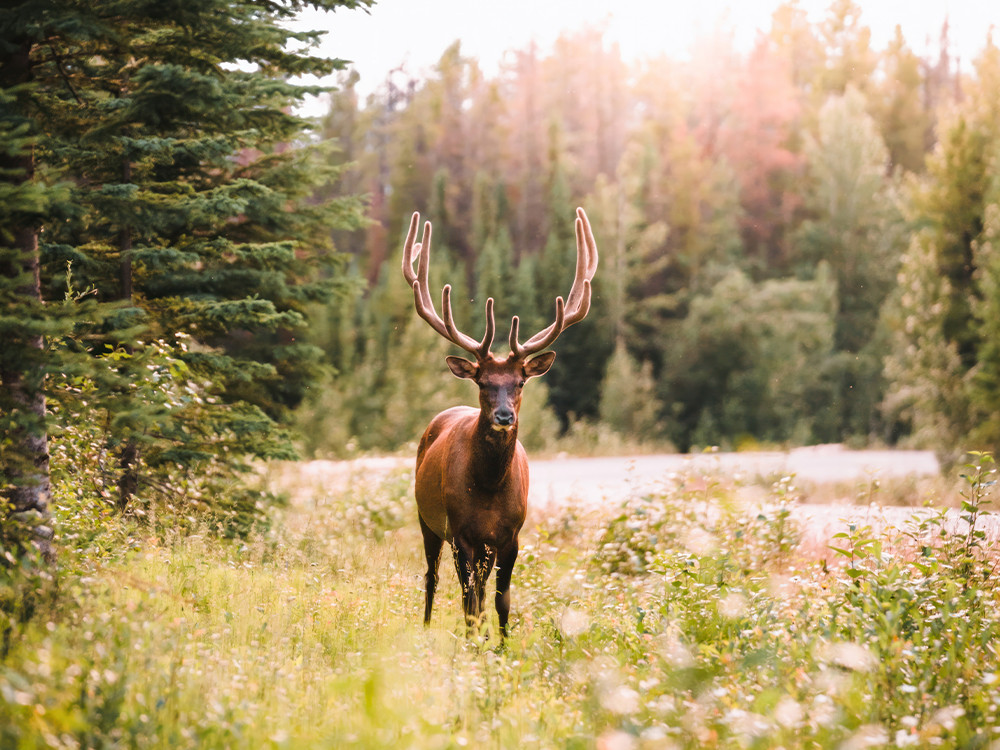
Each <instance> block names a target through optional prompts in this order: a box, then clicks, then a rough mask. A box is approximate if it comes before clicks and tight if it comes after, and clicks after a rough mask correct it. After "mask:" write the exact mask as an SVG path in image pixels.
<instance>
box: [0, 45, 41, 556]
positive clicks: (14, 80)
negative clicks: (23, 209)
mask: <svg viewBox="0 0 1000 750" xmlns="http://www.w3.org/2000/svg"><path fill="white" fill-rule="evenodd" d="M12 41H13V43H12V44H10V45H9V46H7V48H6V51H5V52H4V53H3V54H2V55H0V87H3V88H9V87H12V86H17V85H21V84H24V83H27V82H28V81H30V80H31V58H30V53H31V43H30V41H28V40H25V39H20V40H12ZM18 104H20V102H19V103H18ZM15 106H18V105H15ZM26 119H27V118H26ZM34 168H35V164H34V153H33V152H32V151H31V150H25V151H22V152H15V153H13V154H10V153H7V154H3V155H0V174H2V175H3V177H2V179H4V180H5V181H7V182H8V183H11V184H12V185H13V186H15V188H16V187H17V186H26V185H27V184H28V183H30V182H31V181H32V180H33V179H34ZM12 223H13V226H9V227H8V231H9V232H10V236H11V238H12V242H11V245H10V248H11V249H12V250H13V251H14V253H13V254H12V255H13V257H12V258H10V259H9V260H8V261H7V262H4V263H0V274H3V275H5V276H7V278H8V279H10V280H11V281H13V282H14V284H18V281H19V280H22V279H23V282H22V283H21V284H20V285H19V286H15V287H14V296H15V300H17V301H20V300H23V301H24V302H26V303H27V304H26V305H25V307H26V308H28V309H31V308H37V306H40V305H41V300H42V291H41V281H40V276H39V273H40V259H39V254H38V230H37V227H36V226H35V222H34V220H33V219H32V218H30V217H26V216H25V217H18V216H16V215H15V217H14V219H13V222H12ZM15 304H16V302H15ZM43 349H44V341H43V339H42V336H41V335H35V334H31V333H29V334H27V335H23V336H17V335H13V336H10V337H9V338H8V340H7V341H5V342H4V345H3V348H2V351H0V404H3V405H5V406H6V408H8V409H9V410H10V414H11V415H12V416H13V420H12V427H11V429H10V432H9V433H8V435H7V436H6V437H8V438H9V439H10V440H11V443H12V448H11V449H9V451H8V456H9V457H10V460H5V465H4V474H5V475H6V476H5V477H4V478H5V480H6V482H7V484H8V487H7V489H6V490H5V491H4V495H5V497H6V499H7V501H8V502H9V503H10V516H9V517H8V518H7V519H4V521H5V522H9V521H12V520H13V521H21V522H23V523H25V524H26V525H30V526H31V527H32V534H33V537H34V541H35V543H36V544H37V546H38V547H39V548H40V549H41V551H42V552H43V553H44V554H45V556H46V557H49V556H51V554H52V542H51V540H52V529H51V528H50V527H49V526H48V523H47V522H48V519H49V499H50V496H51V485H50V482H49V443H48V435H47V432H46V418H45V389H44V385H45V370H44V362H43V359H42V354H43Z"/></svg>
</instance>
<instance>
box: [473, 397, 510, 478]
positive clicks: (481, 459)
mask: <svg viewBox="0 0 1000 750" xmlns="http://www.w3.org/2000/svg"><path fill="white" fill-rule="evenodd" d="M516 449H517V423H515V424H514V426H513V427H511V428H510V429H509V430H495V429H493V425H492V422H491V420H490V417H489V416H488V415H487V414H485V413H484V412H483V411H482V410H480V411H479V418H478V420H477V421H476V431H475V433H474V439H473V441H472V459H473V460H472V467H473V469H472V470H473V474H474V478H475V481H476V484H477V485H478V486H480V487H484V488H492V487H496V486H497V485H499V484H501V483H502V482H503V481H504V480H505V479H506V478H507V475H508V474H509V473H510V466H511V463H512V462H513V460H514V453H515V451H516Z"/></svg>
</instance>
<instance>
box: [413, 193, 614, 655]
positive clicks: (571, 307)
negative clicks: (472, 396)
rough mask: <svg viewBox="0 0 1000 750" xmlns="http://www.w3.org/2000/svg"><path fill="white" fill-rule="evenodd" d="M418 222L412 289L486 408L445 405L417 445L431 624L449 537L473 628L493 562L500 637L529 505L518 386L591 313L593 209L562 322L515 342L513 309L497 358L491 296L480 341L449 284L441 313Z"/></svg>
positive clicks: (580, 238)
mask: <svg viewBox="0 0 1000 750" xmlns="http://www.w3.org/2000/svg"><path fill="white" fill-rule="evenodd" d="M419 223H420V214H419V213H414V214H413V217H412V219H411V220H410V229H409V232H408V233H407V235H406V241H405V244H404V245H403V276H405V277H406V281H407V282H408V283H409V285H410V286H411V287H412V288H413V299H414V303H415V305H416V309H417V314H418V315H419V316H420V317H421V318H423V319H424V320H425V321H427V323H428V324H430V326H431V328H433V329H434V330H435V331H437V332H438V333H439V334H440V335H441V336H443V337H444V338H445V339H447V340H448V341H450V342H451V343H452V344H454V345H456V346H458V347H459V348H461V349H464V350H465V351H467V352H469V353H470V354H472V355H473V356H474V357H475V361H474V362H470V361H469V360H467V359H463V358H461V357H448V358H447V360H446V361H447V363H448V367H449V369H450V370H451V371H452V373H453V374H454V375H455V376H457V377H459V378H465V379H468V380H471V381H473V382H474V383H475V384H476V385H477V386H478V387H479V408H478V409H476V408H473V407H471V406H455V407H452V408H450V409H446V410H445V411H443V412H441V413H440V414H438V415H437V416H436V417H434V419H432V420H431V423H430V424H429V425H428V427H427V429H426V430H425V431H424V434H423V437H422V438H421V439H420V445H419V447H418V449H417V470H416V481H415V495H416V500H417V511H418V516H419V520H420V530H421V532H422V533H423V539H424V554H425V555H426V557H427V575H426V576H425V578H424V583H425V599H424V625H429V624H430V620H431V608H432V606H433V604H434V592H435V590H436V589H437V583H438V563H439V561H440V559H441V548H442V546H443V544H444V543H445V542H448V543H449V544H451V547H452V551H453V553H454V559H455V569H456V571H457V573H458V580H459V583H460V584H461V586H462V608H463V610H464V613H465V619H466V624H467V627H470V628H471V627H473V626H475V625H476V624H477V623H478V622H479V619H480V617H481V615H482V611H483V597H484V595H485V588H486V581H487V579H488V578H489V576H490V573H491V572H492V570H493V566H494V565H496V567H497V578H496V610H497V615H498V617H499V620H500V633H501V636H503V637H506V635H507V620H508V617H509V615H510V578H511V573H512V572H513V570H514V562H515V560H516V559H517V552H518V541H517V536H518V533H519V532H520V530H521V526H522V525H523V524H524V517H525V514H526V512H527V508H528V459H527V455H526V454H525V452H524V447H523V446H522V445H521V443H520V441H519V440H518V439H517V428H518V414H519V410H520V408H521V389H522V388H523V387H524V384H525V382H526V381H527V380H528V379H529V378H534V377H538V376H540V375H544V374H545V373H546V372H548V370H549V368H550V367H551V366H552V362H553V360H554V359H555V356H556V355H555V352H544V353H542V354H538V352H541V351H542V350H543V349H546V348H547V347H549V346H550V345H551V344H552V343H553V342H554V341H555V340H556V339H557V338H558V337H559V334H561V333H562V332H563V331H564V330H565V329H566V328H567V327H569V326H571V325H573V324H574V323H578V322H579V321H581V320H583V319H584V317H585V316H586V315H587V312H588V310H589V309H590V296H591V287H590V284H591V280H592V279H593V278H594V272H595V271H596V270H597V243H596V242H595V241H594V234H593V232H592V231H591V228H590V222H589V221H588V220H587V214H586V213H584V211H583V209H582V208H578V209H577V210H576V248H577V254H576V276H575V278H574V280H573V286H572V288H571V290H570V293H569V297H567V301H566V302H565V303H564V302H563V298H562V297H557V298H556V312H555V321H554V322H553V323H552V324H551V325H549V326H548V327H547V328H545V329H543V330H541V331H539V332H538V333H536V334H535V335H534V336H532V337H531V338H529V339H528V340H527V341H525V342H524V343H523V344H522V343H520V342H519V341H518V318H517V316H516V315H515V316H514V317H513V318H512V319H511V324H510V337H509V339H508V343H509V345H510V353H509V354H508V355H507V356H506V357H503V358H500V357H496V356H494V355H493V354H492V353H491V352H490V347H491V346H492V344H493V334H494V330H495V322H494V318H493V298H492V297H491V298H490V299H488V300H486V332H485V334H484V335H483V338H482V339H481V340H480V341H476V340H475V339H473V338H472V337H471V336H468V335H466V334H465V333H462V332H461V331H459V330H458V328H457V327H456V326H455V320H454V318H453V316H452V310H451V285H450V284H449V285H446V286H445V287H444V289H443V290H442V293H441V307H442V312H443V315H444V318H443V319H442V317H441V316H439V315H438V314H437V312H436V311H435V309H434V303H433V302H432V301H431V296H430V292H429V289H428V281H427V275H428V271H429V268H430V251H431V223H430V222H429V221H428V222H426V223H425V224H424V231H423V235H422V236H421V240H420V242H416V243H415V240H416V238H417V228H418V225H419ZM418 258H419V261H418V263H417V270H416V272H414V270H413V263H414V260H417V259H418ZM535 354H537V356H532V355H535Z"/></svg>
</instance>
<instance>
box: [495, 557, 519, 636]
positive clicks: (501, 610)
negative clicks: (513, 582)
mask: <svg viewBox="0 0 1000 750" xmlns="http://www.w3.org/2000/svg"><path fill="white" fill-rule="evenodd" d="M517 549H518V547H517V539H516V538H515V539H514V542H513V544H511V546H510V547H508V548H507V549H505V550H504V551H503V552H502V553H501V554H500V556H499V558H498V559H497V596H496V605H497V617H498V618H499V620H500V636H501V637H502V638H506V637H507V619H508V618H509V616H510V577H511V575H513V573H514V563H515V562H516V561H517Z"/></svg>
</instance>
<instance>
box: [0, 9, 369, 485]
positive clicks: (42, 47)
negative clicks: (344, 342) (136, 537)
mask: <svg viewBox="0 0 1000 750" xmlns="http://www.w3.org/2000/svg"><path fill="white" fill-rule="evenodd" d="M367 4H368V3H367V2H366V0H340V1H338V0H321V1H320V2H309V3H303V2H299V1H298V0H289V1H288V2H279V3H270V4H267V5H266V6H263V7H262V6H261V5H260V4H259V3H255V2H250V1H249V0H248V1H246V2H238V1H237V2H230V1H228V0H226V1H224V0H213V1H209V2H201V0H198V1H195V0H190V1H182V2H178V3H172V4H171V5H170V6H169V8H166V7H165V6H163V5H162V4H160V3H153V2H123V1H120V0H100V1H98V2H87V3H82V2H74V1H73V0H62V1H61V2H55V3H51V4H49V5H51V7H48V6H46V8H45V9H43V10H44V12H41V11H39V12H38V13H36V9H35V8H36V4H32V3H25V4H22V5H21V6H17V7H15V8H13V9H11V10H7V11H4V13H5V15H4V17H3V19H4V22H5V24H6V25H7V27H8V28H12V29H14V30H16V29H17V28H20V27H22V26H23V27H26V28H29V29H32V30H33V31H34V33H35V37H33V38H31V39H29V40H28V41H27V42H26V44H27V55H28V60H29V64H32V65H34V73H35V75H34V79H35V80H34V88H33V89H32V92H31V104H32V107H33V109H32V111H31V112H30V113H29V117H30V120H29V125H30V127H31V128H32V129H33V132H34V133H37V134H38V138H39V143H40V147H39V151H38V154H39V158H40V159H43V160H44V164H45V166H46V168H48V169H50V170H58V171H59V172H60V173H61V174H63V175H64V176H65V177H66V178H67V179H69V180H70V181H71V183H70V192H69V195H68V197H67V199H66V200H65V201H63V203H62V204H60V206H59V207H58V212H56V211H51V212H50V214H49V216H50V217H55V216H58V217H59V219H60V220H59V221H49V222H48V223H47V225H46V226H45V229H46V232H45V234H44V238H43V241H42V243H41V245H40V248H39V255H40V256H41V258H42V259H43V260H46V261H47V262H48V265H47V266H43V267H42V273H41V287H40V288H41V289H42V290H44V289H45V288H46V287H47V285H50V286H53V287H58V286H59V283H58V281H59V277H60V269H65V265H66V262H67V261H72V262H73V264H74V267H75V269H76V271H77V273H78V278H79V279H80V281H81V283H83V284H87V285H93V287H94V289H95V291H96V293H97V295H98V296H99V299H100V301H101V302H102V303H104V304H105V305H106V306H108V307H109V308H110V309H111V310H112V311H113V312H114V314H113V315H110V316H109V315H102V316H96V317H92V320H91V322H90V324H89V331H87V332H86V338H85V339H84V345H85V347H86V348H87V349H88V351H89V353H90V354H91V355H92V356H93V357H94V358H95V360H96V361H103V362H105V363H106V364H107V365H108V366H107V367H106V368H105V369H106V371H108V372H114V373H117V376H118V377H117V378H111V380H109V381H108V382H112V381H115V382H116V383H117V384H116V385H114V386H113V389H112V391H111V392H105V393H104V397H103V398H98V399H97V403H99V404H100V407H102V408H103V409H105V411H106V413H107V419H108V424H109V439H110V441H111V443H112V445H113V446H114V447H116V449H117V450H119V452H120V455H121V464H122V477H121V481H120V483H119V489H120V502H121V504H127V503H128V501H129V500H130V498H131V496H132V495H133V494H134V493H135V492H136V490H137V489H138V481H139V480H138V476H137V474H136V472H137V470H138V469H137V463H136V462H137V461H139V460H140V457H141V460H142V461H143V462H144V463H145V464H148V465H149V466H151V467H153V468H156V467H159V468H160V469H161V470H162V471H165V472H167V473H168V474H169V473H170V472H173V471H176V470H177V467H185V469H184V470H185V471H193V472H194V475H195V476H198V477H200V479H202V480H207V481H216V480H217V481H219V482H222V483H228V482H229V481H230V478H231V475H232V473H233V471H234V470H238V469H239V468H240V467H241V466H242V465H243V463H242V462H243V460H244V459H245V458H246V457H267V456H286V457H287V456H290V455H292V450H291V445H290V442H289V440H288V436H287V434H285V433H284V431H283V430H282V429H281V428H280V427H279V424H280V423H282V422H287V421H288V419H289V416H290V414H291V410H292V409H294V408H295V406H296V405H297V404H298V403H299V402H300V401H301V400H302V398H303V395H304V393H305V391H306V389H307V388H308V387H309V384H310V383H311V382H313V381H314V380H315V379H316V377H317V375H318V374H319V371H320V367H319V363H320V356H321V353H320V351H319V350H318V349H317V348H316V347H314V346H312V345H311V344H309V343H307V342H306V341H305V337H304V333H305V331H306V328H307V326H306V314H307V311H308V309H309V306H310V305H311V304H313V303H315V302H317V301H322V300H324V299H327V298H328V297H329V295H330V294H331V292H332V291H333V288H334V286H335V285H336V283H337V279H338V277H339V275H340V269H339V266H338V265H337V264H338V261H337V260H336V258H335V256H334V253H333V249H332V247H331V246H330V243H329V237H330V231H331V229H332V228H334V227H336V226H338V225H341V224H351V223H354V224H356V223H357V220H358V219H357V216H358V204H357V202H356V201H355V200H353V199H349V198H335V199H333V200H328V201H325V202H316V201H314V200H312V197H313V192H314V190H315V188H316V186H317V185H318V184H322V183H323V182H329V181H330V180H331V179H332V178H333V177H334V176H335V175H334V174H333V173H332V172H331V171H330V170H328V169H325V168H324V167H323V164H324V161H325V160H324V159H323V158H320V157H321V153H320V152H321V151H322V150H323V149H325V148H326V147H316V146H306V145H304V144H303V138H302V137H303V135H304V134H305V133H306V131H307V128H308V122H307V121H305V120H303V119H302V118H300V117H298V116H295V115H294V114H291V111H292V109H293V107H294V106H295V104H296V103H298V102H299V101H300V100H301V99H302V97H304V96H305V95H306V94H309V93H317V92H318V91H319V90H320V89H318V88H317V87H304V86H298V85H295V84H294V83H293V82H292V81H291V79H292V78H293V77H295V76H298V75H302V74H307V73H312V74H317V75H326V74H329V73H331V72H332V71H334V70H335V69H337V68H339V67H342V62H341V61H339V60H331V59H326V58H320V57H315V56H313V55H311V54H310V53H309V52H308V48H309V46H310V45H311V44H312V43H313V42H315V41H316V40H317V39H318V37H319V34H320V32H303V33H293V32H291V31H289V30H287V29H286V28H285V26H284V25H283V22H284V21H287V20H288V19H290V18H291V17H292V16H293V15H294V14H295V13H297V12H298V11H299V10H301V9H302V8H303V7H305V6H307V5H308V6H312V7H317V8H325V9H328V10H332V9H335V8H337V7H358V6H362V5H367ZM66 29H70V30H72V31H74V35H70V34H69V33H66V32H65V30H66ZM248 66H250V68H248ZM49 282H52V283H51V284H50V283H49ZM153 342H160V343H157V344H156V345H155V346H154V345H153ZM164 347H165V348H164ZM159 355H162V356H163V357H166V360H165V361H161V362H160V364H161V365H162V366H164V367H167V368H168V369H170V370H171V372H172V373H173V374H174V375H178V376H181V378H182V381H183V382H180V383H179V385H180V386H181V388H182V390H183V389H187V395H186V396H181V397H180V398H179V399H173V398H166V399H159V400H157V399H153V401H154V402H157V403H156V404H155V406H154V407H152V408H151V406H150V403H149V400H148V399H145V398H140V397H139V395H138V392H139V391H141V390H142V388H144V387H146V386H147V385H149V382H148V379H149V377H153V378H154V379H155V378H156V377H159V376H157V375H156V374H155V373H157V372H160V370H159V369H158V368H157V367H150V366H149V362H148V360H147V358H148V357H150V356H159ZM178 368H180V369H178ZM142 373H145V375H143V374H142ZM151 373H152V375H150V374H151ZM144 377H145V378H146V381H145V385H144V381H143V378H144ZM98 387H103V386H101V385H100V383H98ZM136 389H138V391H137V390H136ZM99 395H100V394H99ZM140 444H142V446H143V449H142V451H141V452H140V451H139V447H140ZM213 477H214V479H212V478H213ZM164 486H173V485H170V484H169V483H167V485H164ZM220 486H221V485H220ZM212 494H213V493H208V494H203V499H208V498H211V497H212Z"/></svg>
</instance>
